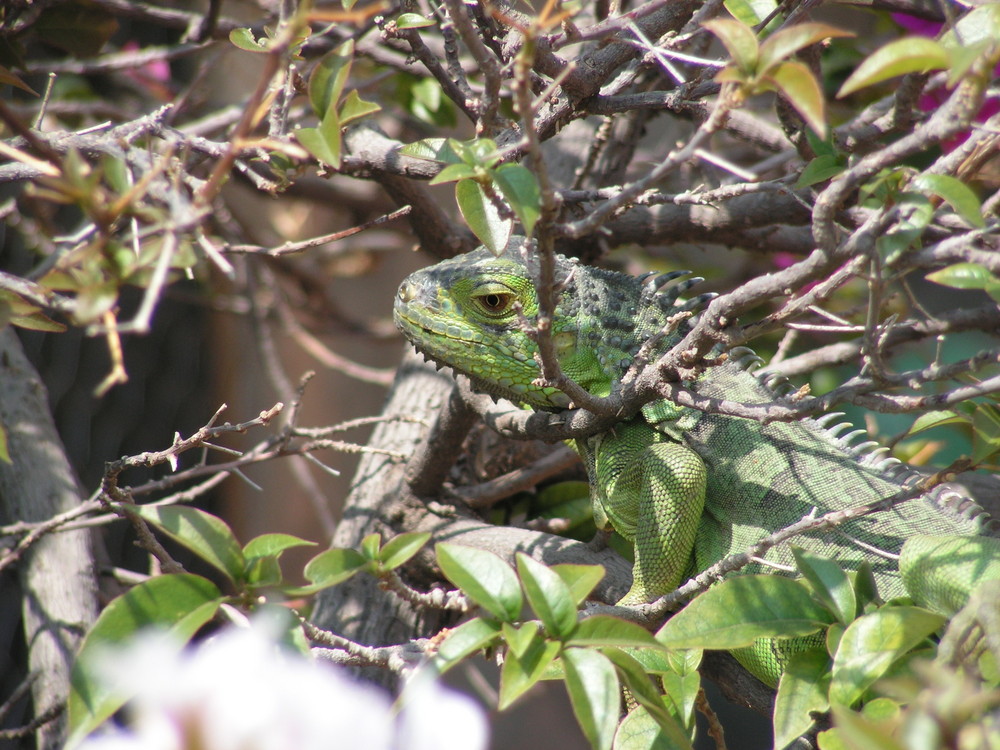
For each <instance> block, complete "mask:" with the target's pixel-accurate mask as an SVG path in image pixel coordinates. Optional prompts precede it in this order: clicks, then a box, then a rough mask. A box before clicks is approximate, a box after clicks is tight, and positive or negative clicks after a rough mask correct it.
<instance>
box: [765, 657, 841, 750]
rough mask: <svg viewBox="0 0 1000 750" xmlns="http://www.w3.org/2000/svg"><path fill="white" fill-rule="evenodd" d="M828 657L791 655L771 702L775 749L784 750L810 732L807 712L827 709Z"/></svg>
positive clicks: (828, 702)
mask: <svg viewBox="0 0 1000 750" xmlns="http://www.w3.org/2000/svg"><path fill="white" fill-rule="evenodd" d="M829 689H830V655H829V654H828V653H826V650H824V649H821V648H815V649H809V650H808V651H800V652H799V653H797V654H793V655H792V657H791V658H790V659H789V660H788V663H787V664H786V665H785V669H784V671H783V672H782V674H781V681H780V682H779V683H778V694H777V697H776V698H775V701H774V746H775V747H776V748H783V747H786V746H787V745H789V744H791V743H792V742H793V741H794V740H795V739H796V738H797V737H799V736H801V735H803V734H805V733H806V732H807V731H809V728H810V727H811V726H812V724H813V720H812V717H811V716H810V715H809V714H810V712H816V713H822V712H824V711H826V710H827V709H828V708H829V707H830V699H829V698H828V697H827V693H828V691H829Z"/></svg>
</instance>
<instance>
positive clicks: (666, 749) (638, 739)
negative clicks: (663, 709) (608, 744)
mask: <svg viewBox="0 0 1000 750" xmlns="http://www.w3.org/2000/svg"><path fill="white" fill-rule="evenodd" d="M691 747H692V745H691V741H690V740H689V739H688V738H687V735H685V734H683V732H682V731H681V730H680V728H678V730H677V733H668V732H666V731H664V728H663V725H662V724H660V723H658V722H657V720H656V719H655V718H653V716H651V715H650V712H649V710H648V709H647V708H646V707H645V705H640V706H639V707H637V708H634V709H632V710H631V711H630V712H629V714H628V716H626V717H625V718H624V719H623V720H622V723H621V724H620V725H619V726H618V730H617V732H615V743H614V750H691Z"/></svg>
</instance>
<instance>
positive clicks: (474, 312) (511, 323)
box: [394, 237, 629, 409]
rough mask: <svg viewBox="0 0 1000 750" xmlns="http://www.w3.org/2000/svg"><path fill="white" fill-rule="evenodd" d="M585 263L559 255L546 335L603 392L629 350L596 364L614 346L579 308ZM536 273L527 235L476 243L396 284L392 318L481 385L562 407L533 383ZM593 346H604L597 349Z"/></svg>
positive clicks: (560, 399)
mask: <svg viewBox="0 0 1000 750" xmlns="http://www.w3.org/2000/svg"><path fill="white" fill-rule="evenodd" d="M583 270H586V272H592V271H594V270H595V269H589V268H586V267H584V266H578V265H577V264H576V263H575V261H571V260H569V259H567V258H563V257H561V256H560V257H557V260H556V278H555V281H556V289H557V305H556V314H555V316H554V318H555V320H554V325H553V330H552V338H553V343H554V344H555V348H556V353H557V356H558V358H559V362H560V365H561V366H562V368H563V370H564V372H565V373H566V374H567V375H569V376H570V377H571V378H573V379H574V380H576V382H578V383H579V384H580V385H582V386H583V387H584V388H586V389H587V390H589V391H591V392H592V393H594V394H595V395H605V394H606V393H608V392H609V390H610V387H611V381H612V377H613V374H614V369H615V367H617V365H618V360H619V359H621V358H623V357H625V356H627V353H626V352H624V351H622V352H619V354H620V355H621V356H620V357H617V358H616V359H615V362H614V367H607V368H605V366H604V365H602V361H603V362H607V361H608V358H607V356H606V352H610V351H612V349H614V348H615V347H609V346H607V345H606V343H607V342H606V341H602V340H606V339H608V338H610V337H612V336H613V334H614V333H616V332H614V331H612V332H606V331H604V330H602V329H600V328H599V327H598V326H589V325H586V323H587V320H586V318H585V317H582V316H581V315H580V308H581V305H580V300H579V299H578V287H579V284H578V281H579V280H578V279H577V278H576V275H577V272H578V271H583ZM537 275H538V268H537V262H536V261H535V259H534V255H533V252H532V248H531V243H530V242H528V241H526V240H524V238H519V237H518V238H513V239H512V240H511V243H510V245H509V246H508V248H507V250H506V251H505V252H504V253H503V254H502V255H501V256H499V257H497V256H495V255H493V254H492V253H491V252H489V251H488V250H486V249H479V250H476V251H474V252H472V253H468V254H466V255H462V256H459V257H456V258H452V259H450V260H446V261H443V262H441V263H438V264H437V265H435V266H431V267H430V268H425V269H423V270H421V271H417V272H416V273H414V274H412V275H411V276H409V277H408V278H407V279H406V280H405V281H404V282H403V283H402V285H400V287H399V292H398V293H397V294H396V302H395V306H394V317H395V320H396V325H397V326H398V327H399V329H400V330H401V331H402V332H403V334H404V335H405V336H406V337H407V338H408V339H409V340H410V341H411V342H412V343H413V345H414V346H415V347H416V348H417V350H418V351H420V352H422V353H423V354H425V355H426V356H427V357H428V358H429V359H432V360H434V361H435V362H438V363H440V364H445V365H448V366H449V367H452V368H453V369H455V370H457V371H459V372H462V373H464V374H466V375H468V376H469V377H470V378H471V380H472V381H473V384H474V386H476V387H477V388H478V389H480V390H483V391H486V392H487V393H492V394H494V395H497V396H502V397H504V398H509V399H511V400H513V401H519V402H524V403H527V404H529V405H531V406H534V407H535V408H540V409H559V408H565V407H566V406H568V405H569V399H568V398H567V397H566V396H565V395H564V394H563V393H562V392H560V391H558V390H556V389H554V388H551V387H547V386H541V385H538V384H537V383H536V380H537V379H538V378H539V376H540V369H539V365H538V363H537V361H536V359H535V355H536V353H537V351H538V347H537V346H536V344H535V342H534V341H533V340H532V338H531V337H530V336H529V335H528V333H527V331H528V330H529V329H530V328H531V327H532V326H534V325H535V322H536V318H537V315H538V298H537V292H536V278H537ZM622 278H626V279H627V278H629V277H625V276H622ZM588 328H589V329H590V330H588ZM617 333H619V334H620V333H621V331H618V332H617ZM619 338H620V337H619ZM598 349H600V350H601V351H602V352H605V354H604V355H601V356H599V354H598V351H597V350H598Z"/></svg>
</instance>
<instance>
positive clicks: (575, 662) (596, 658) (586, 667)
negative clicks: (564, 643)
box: [562, 648, 621, 750]
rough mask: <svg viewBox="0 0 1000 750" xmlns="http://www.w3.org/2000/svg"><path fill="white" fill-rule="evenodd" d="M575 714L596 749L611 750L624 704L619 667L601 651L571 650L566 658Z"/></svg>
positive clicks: (566, 654)
mask: <svg viewBox="0 0 1000 750" xmlns="http://www.w3.org/2000/svg"><path fill="white" fill-rule="evenodd" d="M562 662H563V666H564V667H565V669H566V690H567V692H568V693H569V698H570V703H571V704H572V705H573V713H574V714H575V715H576V720H577V722H578V723H579V724H580V728H581V729H582V730H583V734H584V736H585V737H586V738H587V740H588V741H589V742H590V746H591V747H592V748H594V750H610V748H611V743H612V741H613V740H614V736H615V730H616V729H617V728H618V707H619V704H620V702H621V694H620V687H619V683H618V675H617V674H616V673H615V668H614V666H613V665H612V664H611V662H610V661H609V660H608V657H606V656H604V654H601V653H599V652H597V651H593V650H591V649H584V648H569V649H566V650H565V651H564V652H563V655H562Z"/></svg>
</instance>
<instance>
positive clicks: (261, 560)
mask: <svg viewBox="0 0 1000 750" xmlns="http://www.w3.org/2000/svg"><path fill="white" fill-rule="evenodd" d="M243 579H244V580H245V581H246V582H247V586H248V587H250V588H253V589H258V588H268V587H272V586H280V585H281V583H282V580H283V579H282V575H281V563H279V562H278V558H277V557H276V556H274V555H267V556H265V557H252V558H250V559H249V560H248V561H247V565H246V569H245V570H244V572H243Z"/></svg>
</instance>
